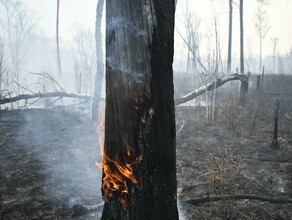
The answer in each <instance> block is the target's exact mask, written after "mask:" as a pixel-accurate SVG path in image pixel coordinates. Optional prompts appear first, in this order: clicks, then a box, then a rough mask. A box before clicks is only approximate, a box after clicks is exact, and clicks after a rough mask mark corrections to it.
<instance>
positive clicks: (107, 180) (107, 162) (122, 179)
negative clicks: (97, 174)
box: [102, 149, 139, 196]
mask: <svg viewBox="0 0 292 220" xmlns="http://www.w3.org/2000/svg"><path fill="white" fill-rule="evenodd" d="M127 150H128V149H127ZM128 152H130V150H128ZM112 165H113V166H112ZM102 167H103V172H104V178H103V185H102V188H103V190H104V192H105V193H106V195H108V196H111V195H112V193H113V192H115V191H120V192H122V193H127V194H128V193H129V190H128V184H127V181H129V180H130V181H131V182H132V183H134V184H139V180H138V178H137V177H136V175H135V172H134V163H125V164H119V163H118V162H117V161H115V160H113V159H111V158H110V157H109V156H107V155H106V154H105V153H104V154H103V163H102Z"/></svg>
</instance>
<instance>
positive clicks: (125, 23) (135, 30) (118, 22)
mask: <svg viewBox="0 0 292 220" xmlns="http://www.w3.org/2000/svg"><path fill="white" fill-rule="evenodd" d="M106 28H107V33H111V32H112V30H115V29H118V28H123V29H126V30H128V31H129V32H130V33H131V34H132V35H133V36H134V37H136V38H140V39H144V40H145V41H146V40H147V39H148V34H147V32H146V31H144V30H142V29H141V28H139V27H138V26H137V25H136V24H134V22H132V21H129V20H127V19H126V18H121V17H112V18H110V19H109V20H108V22H107V26H106Z"/></svg>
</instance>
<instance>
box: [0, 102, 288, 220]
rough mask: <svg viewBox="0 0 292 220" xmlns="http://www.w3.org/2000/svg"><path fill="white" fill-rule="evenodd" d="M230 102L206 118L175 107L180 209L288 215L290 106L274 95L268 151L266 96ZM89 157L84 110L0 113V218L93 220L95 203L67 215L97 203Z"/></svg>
mask: <svg viewBox="0 0 292 220" xmlns="http://www.w3.org/2000/svg"><path fill="white" fill-rule="evenodd" d="M233 103H234V102H231V101H230V102H227V103H226V104H224V105H223V104H220V103H217V106H218V107H217V108H216V111H215V120H214V122H211V121H210V120H209V122H208V123H206V119H205V115H206V109H205V108H204V107H177V110H176V119H177V132H178V134H177V177H178V194H179V199H180V207H181V210H180V211H182V212H183V213H184V216H185V218H186V219H291V218H292V203H289V201H290V202H291V200H292V108H291V106H292V105H291V103H290V102H287V101H282V100H280V112H279V137H278V140H279V143H280V149H272V148H271V147H270V144H271V142H272V138H273V129H274V110H275V108H274V100H269V101H265V100H264V99H257V100H253V101H250V102H248V103H247V106H246V107H245V108H241V107H239V106H238V105H237V104H233ZM210 112H211V111H209V113H210ZM98 160H100V155H99V149H98V147H97V133H96V125H95V124H93V123H92V122H91V121H90V118H89V116H88V115H86V114H81V113H73V112H72V111H69V110H64V109H60V108H59V109H54V110H33V109H30V110H21V111H17V112H16V111H12V112H1V115H0V193H1V200H0V219H99V218H100V216H101V211H102V206H99V207H98V208H95V209H93V210H92V211H90V212H88V213H83V212H82V210H81V211H80V210H79V212H77V214H80V216H73V215H74V209H73V207H75V208H76V205H86V206H87V207H91V205H97V204H100V203H101V202H102V197H101V193H100V184H101V172H100V170H99V169H98V168H97V167H96V166H95V161H98ZM248 195H249V196H252V197H250V198H249V199H239V198H241V197H240V196H248ZM212 196H217V197H216V198H217V199H218V198H219V199H218V201H214V200H217V199H211V200H210V201H208V198H210V197H211V198H215V197H212ZM228 196H229V197H228ZM201 198H205V200H207V201H205V200H204V199H203V200H200V199H201ZM206 198H207V199H206ZM220 198H221V199H220ZM243 198H244V197H243ZM258 198H261V200H258ZM277 199H278V200H277ZM92 207H94V206H92ZM75 214H76V209H75Z"/></svg>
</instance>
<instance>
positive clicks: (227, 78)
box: [174, 73, 248, 106]
mask: <svg viewBox="0 0 292 220" xmlns="http://www.w3.org/2000/svg"><path fill="white" fill-rule="evenodd" d="M232 80H240V81H241V82H247V81H248V76H246V75H244V74H236V73H233V74H227V75H224V76H221V77H219V78H217V79H216V81H215V82H212V83H208V84H206V85H203V86H201V87H199V88H198V89H195V90H193V91H192V92H190V93H189V94H187V95H185V96H182V97H180V98H177V99H175V100H174V102H175V105H176V106H177V105H180V104H182V103H185V102H187V101H190V100H192V99H194V98H196V97H198V96H200V95H202V94H204V93H205V92H208V91H211V90H214V89H215V88H218V87H220V86H222V85H224V84H225V83H227V82H229V81H232Z"/></svg>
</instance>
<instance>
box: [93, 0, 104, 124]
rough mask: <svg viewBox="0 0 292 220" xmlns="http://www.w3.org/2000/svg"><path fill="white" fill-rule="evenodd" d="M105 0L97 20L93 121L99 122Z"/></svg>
mask: <svg viewBox="0 0 292 220" xmlns="http://www.w3.org/2000/svg"><path fill="white" fill-rule="evenodd" d="M103 8H104V0H98V2H97V6H96V20H95V45H96V74H95V80H94V82H95V84H94V85H95V87H94V95H93V101H92V120H93V121H95V122H97V121H98V119H100V117H99V116H98V114H99V112H98V105H99V104H101V92H102V91H101V89H102V82H103V78H104V55H103V42H104V41H103V40H102V38H103V36H102V30H101V28H102V22H101V21H102V16H103V11H104V10H103Z"/></svg>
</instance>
